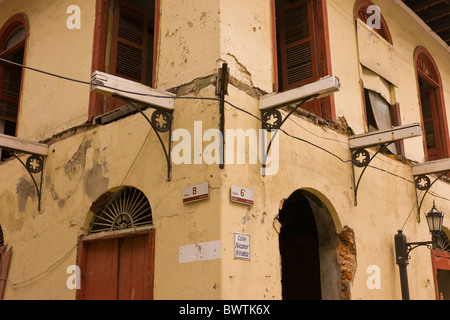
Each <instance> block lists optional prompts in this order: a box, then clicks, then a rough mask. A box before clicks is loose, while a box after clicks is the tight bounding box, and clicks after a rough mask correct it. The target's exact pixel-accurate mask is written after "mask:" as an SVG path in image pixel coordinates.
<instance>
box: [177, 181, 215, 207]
mask: <svg viewBox="0 0 450 320" xmlns="http://www.w3.org/2000/svg"><path fill="white" fill-rule="evenodd" d="M208 198H209V183H208V182H204V183H200V184H196V185H194V186H190V187H186V188H183V203H191V202H196V201H200V200H206V199H208Z"/></svg>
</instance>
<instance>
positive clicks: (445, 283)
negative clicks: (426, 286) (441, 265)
mask: <svg viewBox="0 0 450 320" xmlns="http://www.w3.org/2000/svg"><path fill="white" fill-rule="evenodd" d="M437 284H438V288H439V299H441V300H450V270H440V269H439V270H437Z"/></svg>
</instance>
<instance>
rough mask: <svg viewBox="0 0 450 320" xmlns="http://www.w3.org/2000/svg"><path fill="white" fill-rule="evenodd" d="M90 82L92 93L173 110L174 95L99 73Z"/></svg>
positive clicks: (93, 74) (92, 76)
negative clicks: (119, 97)
mask: <svg viewBox="0 0 450 320" xmlns="http://www.w3.org/2000/svg"><path fill="white" fill-rule="evenodd" d="M91 82H92V85H91V91H93V92H97V93H100V94H103V95H107V96H121V97H124V98H126V99H131V100H134V101H137V102H141V103H145V104H149V105H151V106H153V107H155V108H162V109H165V110H167V111H172V110H174V105H175V99H173V98H174V97H175V95H174V94H172V93H169V92H165V91H160V90H156V89H153V88H150V87H148V86H145V85H143V84H141V83H138V82H135V81H130V80H127V79H124V78H121V77H117V76H113V75H111V74H107V73H104V72H100V71H95V72H93V73H92V75H91ZM170 98H172V99H170Z"/></svg>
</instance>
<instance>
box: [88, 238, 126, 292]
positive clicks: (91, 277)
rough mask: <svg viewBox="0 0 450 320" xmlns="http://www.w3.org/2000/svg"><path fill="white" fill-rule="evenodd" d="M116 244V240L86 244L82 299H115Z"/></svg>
mask: <svg viewBox="0 0 450 320" xmlns="http://www.w3.org/2000/svg"><path fill="white" fill-rule="evenodd" d="M118 243H119V242H118V240H103V241H95V242H89V243H87V244H86V269H85V270H86V271H85V273H84V276H85V281H84V284H83V285H82V289H83V290H84V299H86V300H97V299H101V300H115V299H116V298H117V271H118V268H117V265H118V254H119V250H118ZM82 275H83V271H82Z"/></svg>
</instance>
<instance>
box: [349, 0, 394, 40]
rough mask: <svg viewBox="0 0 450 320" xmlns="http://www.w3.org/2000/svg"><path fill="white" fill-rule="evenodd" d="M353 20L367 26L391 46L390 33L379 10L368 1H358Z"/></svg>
mask: <svg viewBox="0 0 450 320" xmlns="http://www.w3.org/2000/svg"><path fill="white" fill-rule="evenodd" d="M354 15H355V18H359V19H361V21H363V22H365V23H366V24H368V25H369V26H370V27H371V29H372V30H374V31H375V32H376V33H378V34H379V35H380V36H381V37H382V38H384V39H385V40H386V41H387V42H389V43H390V44H393V41H392V37H391V32H390V31H389V28H388V25H387V23H386V20H385V19H384V17H383V15H382V14H381V12H380V8H379V7H377V6H375V4H374V3H373V2H372V1H370V0H358V1H357V2H356V4H355V10H354Z"/></svg>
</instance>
